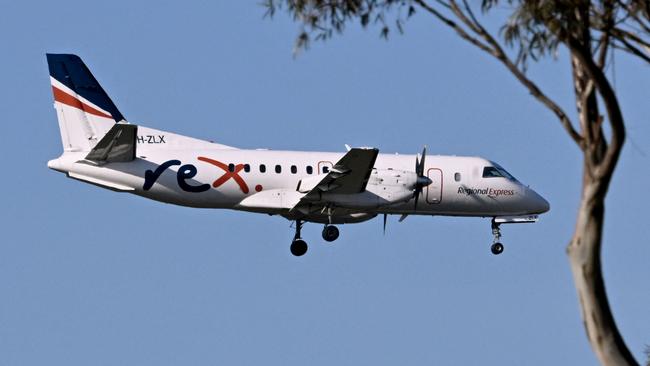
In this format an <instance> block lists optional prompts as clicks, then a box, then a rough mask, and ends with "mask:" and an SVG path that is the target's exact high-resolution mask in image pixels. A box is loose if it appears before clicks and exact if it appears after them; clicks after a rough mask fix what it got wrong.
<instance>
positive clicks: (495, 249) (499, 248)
mask: <svg viewBox="0 0 650 366" xmlns="http://www.w3.org/2000/svg"><path fill="white" fill-rule="evenodd" d="M500 225H501V224H499V223H497V222H495V220H494V219H492V235H494V240H493V241H492V246H491V247H490V250H491V251H492V254H494V255H499V254H501V253H503V244H501V242H500V240H501V228H500V227H499V226H500Z"/></svg>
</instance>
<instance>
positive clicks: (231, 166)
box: [228, 163, 330, 174]
mask: <svg viewBox="0 0 650 366" xmlns="http://www.w3.org/2000/svg"><path fill="white" fill-rule="evenodd" d="M235 170H237V166H236V165H235V164H233V163H230V164H228V171H229V172H231V173H233V172H235ZM239 170H242V168H239ZM243 170H244V172H246V173H250V171H251V166H250V164H244V166H243ZM289 170H290V171H291V174H298V167H297V166H295V165H292V166H291V167H290V168H289ZM321 170H322V172H323V174H326V173H329V171H330V169H329V167H327V166H323V167H322V168H321ZM259 171H260V173H266V164H260V165H259ZM305 171H306V172H307V174H313V173H314V168H313V167H312V166H311V165H307V166H306V167H305ZM275 172H276V173H277V174H280V173H282V165H280V164H276V165H275Z"/></svg>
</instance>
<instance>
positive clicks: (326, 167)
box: [323, 166, 330, 174]
mask: <svg viewBox="0 0 650 366" xmlns="http://www.w3.org/2000/svg"><path fill="white" fill-rule="evenodd" d="M329 172H330V167H328V166H324V167H323V174H326V173H329Z"/></svg>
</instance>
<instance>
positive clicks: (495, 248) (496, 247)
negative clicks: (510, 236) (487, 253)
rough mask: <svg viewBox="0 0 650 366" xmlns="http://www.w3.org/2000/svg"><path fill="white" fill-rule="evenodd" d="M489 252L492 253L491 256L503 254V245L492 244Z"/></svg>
mask: <svg viewBox="0 0 650 366" xmlns="http://www.w3.org/2000/svg"><path fill="white" fill-rule="evenodd" d="M490 250H491V251H492V254H494V255H499V254H501V253H503V244H501V243H494V244H492V246H491V247H490Z"/></svg>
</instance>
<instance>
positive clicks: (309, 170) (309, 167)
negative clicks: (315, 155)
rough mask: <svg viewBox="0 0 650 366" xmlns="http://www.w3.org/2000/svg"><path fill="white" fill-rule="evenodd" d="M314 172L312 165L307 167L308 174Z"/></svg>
mask: <svg viewBox="0 0 650 366" xmlns="http://www.w3.org/2000/svg"><path fill="white" fill-rule="evenodd" d="M313 172H314V168H312V167H311V165H307V174H312V173H313Z"/></svg>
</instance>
